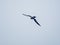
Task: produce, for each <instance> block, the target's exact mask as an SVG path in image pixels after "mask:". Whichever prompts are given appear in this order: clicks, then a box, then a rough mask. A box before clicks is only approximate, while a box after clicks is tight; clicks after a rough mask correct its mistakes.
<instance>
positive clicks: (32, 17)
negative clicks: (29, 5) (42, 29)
mask: <svg viewBox="0 0 60 45" xmlns="http://www.w3.org/2000/svg"><path fill="white" fill-rule="evenodd" d="M23 15H24V16H28V17H30V18H31V19H33V20H34V21H35V22H36V23H37V24H38V25H39V26H41V25H40V24H39V23H38V22H37V20H36V19H35V18H36V16H30V15H26V14H23Z"/></svg>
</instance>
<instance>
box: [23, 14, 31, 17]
mask: <svg viewBox="0 0 60 45" xmlns="http://www.w3.org/2000/svg"><path fill="white" fill-rule="evenodd" d="M22 15H24V16H28V17H32V16H30V15H26V14H22Z"/></svg>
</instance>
